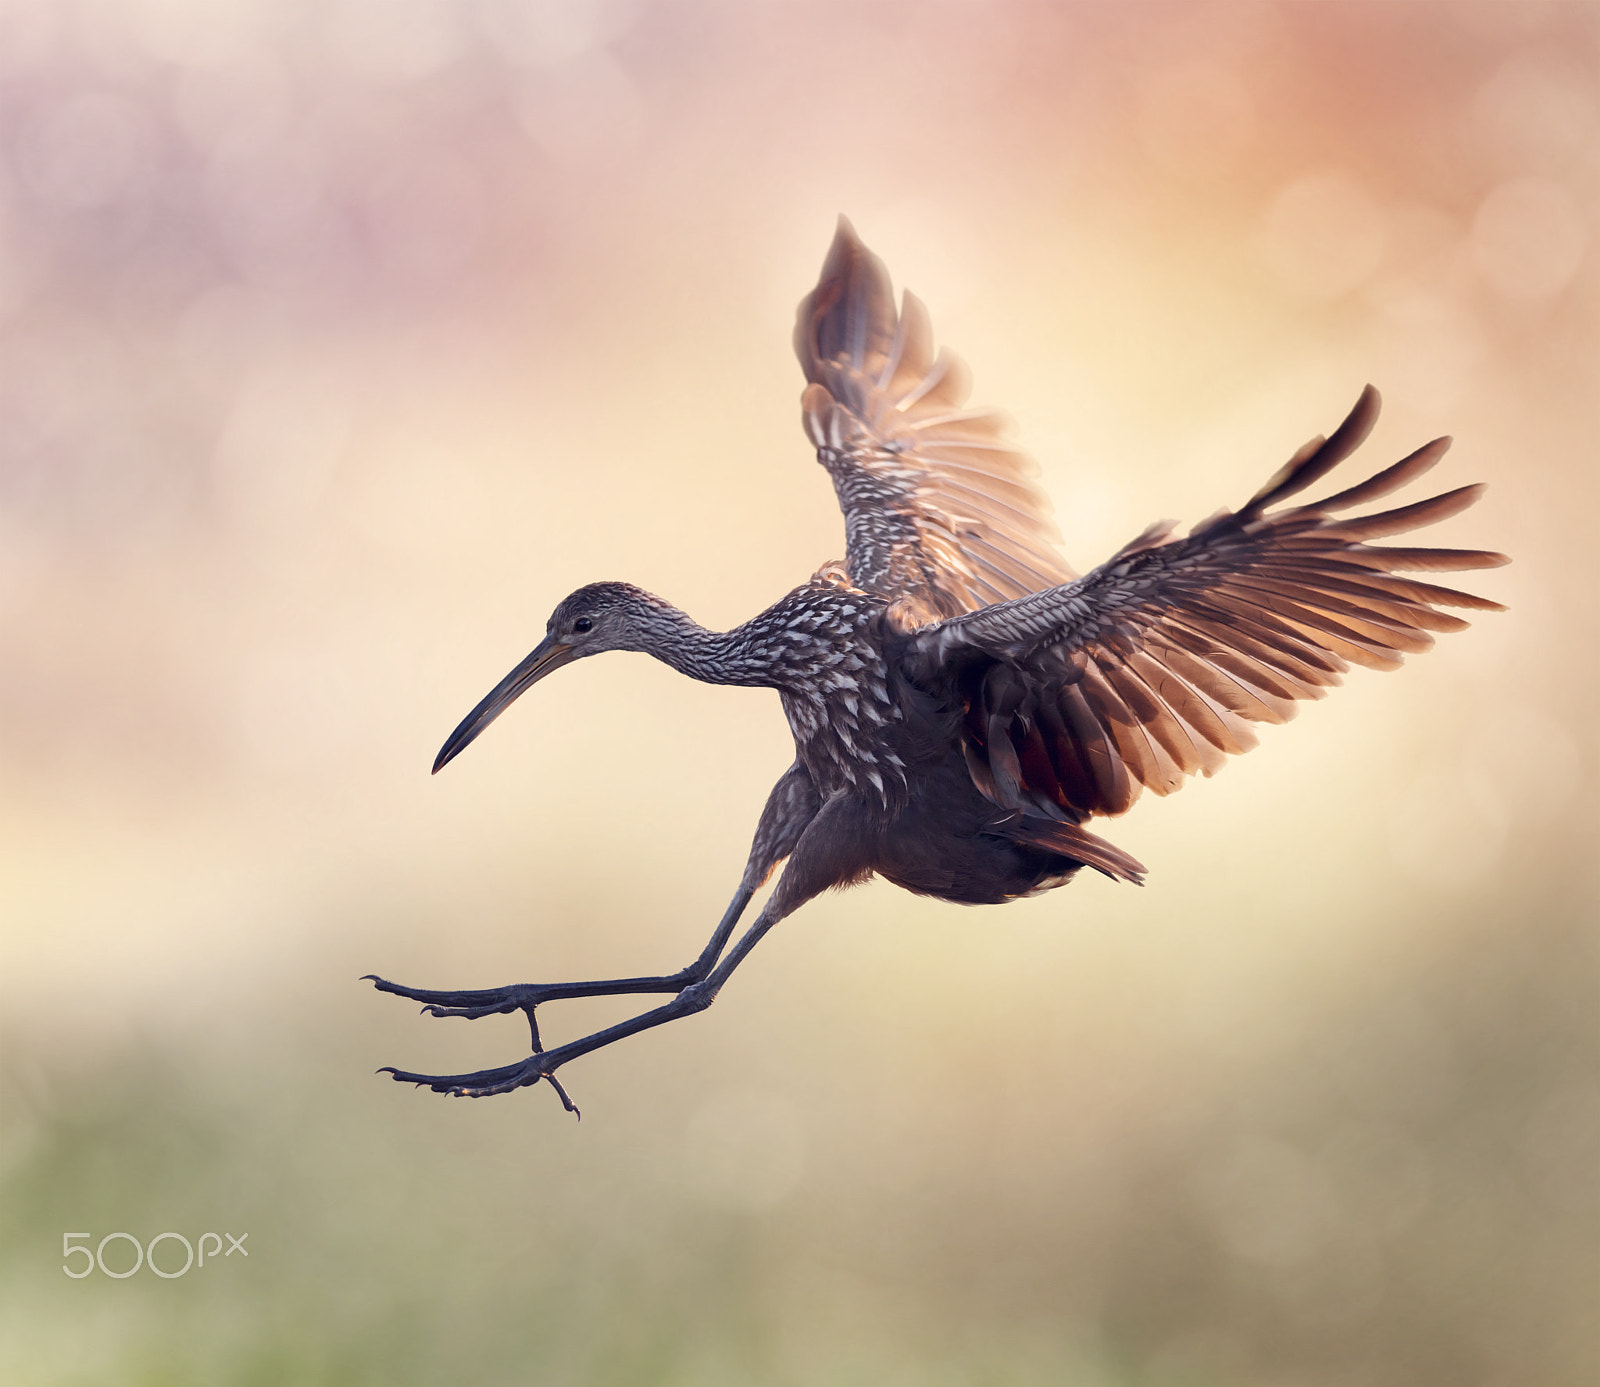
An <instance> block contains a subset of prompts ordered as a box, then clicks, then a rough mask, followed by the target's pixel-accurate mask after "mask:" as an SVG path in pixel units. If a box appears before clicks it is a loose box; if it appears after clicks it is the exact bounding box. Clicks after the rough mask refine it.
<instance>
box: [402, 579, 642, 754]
mask: <svg viewBox="0 0 1600 1387" xmlns="http://www.w3.org/2000/svg"><path fill="white" fill-rule="evenodd" d="M673 610H674V609H673V608H671V607H669V606H668V605H667V604H666V603H665V602H663V601H662V600H661V599H660V598H659V597H654V596H652V595H651V594H650V593H648V592H645V591H644V590H643V589H642V588H636V587H634V586H633V585H632V584H630V583H590V584H588V585H587V586H586V587H581V588H579V589H578V590H577V591H576V592H575V593H573V594H572V595H571V596H569V597H564V598H562V599H561V601H560V602H559V603H557V604H556V609H555V611H553V612H551V613H550V620H549V621H548V622H546V623H545V636H544V639H543V640H542V641H540V642H539V644H538V645H536V646H535V647H534V648H533V650H532V651H531V652H530V653H529V655H528V657H527V659H525V660H523V661H522V663H521V664H519V665H518V666H517V667H516V668H515V669H514V670H512V671H511V673H510V674H508V675H506V677H505V678H504V679H502V680H501V681H500V682H499V683H498V684H496V685H495V686H494V688H493V689H491V690H490V691H489V694H488V696H487V697H486V698H484V700H483V702H482V703H480V704H478V706H477V707H476V708H474V709H473V710H472V711H471V712H470V713H468V714H467V716H466V717H465V718H464V719H462V722H461V725H460V726H459V727H458V728H456V730H455V731H454V732H452V733H451V734H450V737H449V739H448V740H447V741H446V742H445V744H444V746H443V747H441V748H440V750H439V756H438V759H437V760H435V761H434V763H433V769H434V772H435V774H437V773H438V771H439V770H440V769H441V768H442V767H443V766H445V765H446V764H448V763H449V762H450V761H453V760H454V759H455V758H456V757H457V756H458V755H460V753H461V752H462V751H464V750H465V749H466V747H467V744H468V743H469V742H471V741H472V740H473V738H474V737H476V736H477V735H478V733H480V732H482V731H483V729H484V728H486V727H487V726H488V725H489V724H490V723H491V722H493V721H494V720H495V719H496V718H497V717H499V716H500V714H501V713H503V712H505V710H506V709H507V708H509V707H510V706H511V705H512V703H514V702H515V701H516V700H517V698H518V697H519V696H520V695H521V694H522V692H523V691H524V690H525V689H527V688H529V687H530V686H531V685H533V684H536V683H538V682H539V680H541V679H543V678H544V677H545V675H547V674H549V673H550V671H551V670H555V669H560V668H561V666H562V665H569V664H571V663H572V662H573V661H574V660H581V659H582V658H583V657H584V656H585V655H598V654H600V652H601V651H603V650H648V649H650V648H651V647H652V636H654V635H659V633H660V632H661V630H662V628H663V627H664V626H666V625H668V624H670V618H669V617H668V614H669V613H671V612H672V611H673Z"/></svg>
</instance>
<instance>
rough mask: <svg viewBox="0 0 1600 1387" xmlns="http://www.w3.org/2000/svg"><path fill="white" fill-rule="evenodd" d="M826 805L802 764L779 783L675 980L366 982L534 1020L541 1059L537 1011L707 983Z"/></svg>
mask: <svg viewBox="0 0 1600 1387" xmlns="http://www.w3.org/2000/svg"><path fill="white" fill-rule="evenodd" d="M820 804H821V801H820V799H819V797H818V795H817V792H816V790H815V789H814V788H813V786H812V783H811V777H810V776H809V775H808V774H807V773H806V771H805V769H804V768H803V767H802V766H801V765H800V764H799V763H798V762H796V763H795V764H794V765H793V766H791V767H790V768H789V769H788V771H787V772H785V773H784V775H783V776H782V777H780V779H779V780H778V783H777V784H776V785H775V786H774V787H773V789H772V793H771V794H770V795H769V796H768V798H767V803H766V807H765V808H764V809H763V810H762V814H761V820H760V822H759V824H758V825H757V827H756V834H755V841H754V842H753V843H752V844H751V848H750V857H749V859H748V861H747V862H746V864H745V870H744V875H743V877H742V878H741V879H740V882H739V889H738V890H737V891H735V892H734V896H733V900H732V901H730V902H729V904H728V908H727V910H726V911H724V912H723V916H722V919H721V920H720V921H719V922H718V924H717V928H716V930H715V931H714V932H713V933H712V935H711V938H710V940H708V941H707V943H706V946H705V948H704V949H702V950H701V952H700V956H699V957H698V958H697V959H695V961H694V962H693V963H691V964H689V965H688V966H687V967H684V968H680V969H679V970H678V971H677V972H676V973H666V974H659V975H651V976H646V977H637V978H605V979H597V980H594V981H589V982H571V983H517V984H513V985H512V986H510V987H490V988H472V989H464V990H455V991H444V990H439V989H434V988H420V987H405V986H402V985H401V984H399V983H393V982H389V981H388V980H387V979H385V978H380V977H378V976H377V975H376V974H372V973H368V974H367V975H366V977H365V978H364V979H363V981H368V982H371V983H372V984H373V985H374V986H375V987H376V988H377V989H378V990H379V991H380V992H390V993H393V994H394V995H396V996H399V997H407V998H410V999H411V1000H412V1001H416V1002H421V1003H423V1011H424V1012H425V1013H426V1014H428V1015H432V1016H461V1017H465V1018H467V1019H468V1020H477V1019H478V1018H479V1017H483V1016H494V1015H499V1014H507V1013H510V1012H513V1011H521V1012H522V1013H523V1014H524V1015H526V1017H527V1018H528V1028H529V1031H530V1034H531V1038H532V1042H533V1052H534V1054H535V1055H538V1054H541V1053H544V1049H543V1045H542V1044H541V1042H540V1039H539V1023H538V1019H537V1017H536V1015H535V1009H536V1008H537V1007H538V1006H540V1005H541V1004H542V1003H544V1002H552V1001H560V1000H565V999H567V998H572V997H611V996H624V995H628V994H632V993H646V992H673V993H681V992H683V991H684V990H685V989H686V988H689V987H692V986H694V985H695V984H697V983H701V982H704V981H705V980H706V978H707V977H708V976H709V975H710V973H711V970H712V968H713V967H714V966H715V965H716V963H717V960H718V959H719V958H720V957H721V956H722V951H723V950H724V949H725V948H726V947H727V944H728V940H729V938H730V937H731V936H732V934H733V930H734V927H735V926H736V925H737V924H738V923H739V918H740V917H741V916H742V915H743V914H744V912H745V908H746V907H747V906H748V905H749V904H750V899H751V897H752V896H754V895H755V893H756V891H757V890H759V889H760V887H761V885H762V884H763V883H764V882H765V881H766V879H767V877H768V876H770V875H771V873H772V869H773V867H774V865H775V864H776V863H778V862H779V861H781V860H782V859H783V858H784V857H786V856H788V855H789V853H791V852H792V851H793V850H794V847H795V844H796V843H798V842H799V840H800V837H801V834H802V833H803V832H804V831H805V829H806V826H807V825H808V824H809V823H810V822H811V820H812V819H813V818H814V817H815V816H816V814H817V811H818V808H819V807H820ZM752 942H753V941H752ZM746 947H747V946H746ZM741 957H742V954H741ZM379 1072H383V1071H379ZM389 1072H391V1073H393V1072H394V1071H393V1070H390V1071H389ZM534 1081H536V1080H534ZM531 1082H533V1081H531ZM551 1083H552V1086H553V1087H554V1088H555V1089H556V1091H557V1092H558V1093H560V1095H561V1100H562V1102H563V1103H564V1104H566V1106H567V1108H568V1110H569V1111H571V1112H577V1109H576V1108H575V1107H574V1106H573V1104H572V1101H571V1099H570V1098H568V1097H567V1095H566V1092H565V1091H564V1090H563V1089H562V1088H561V1086H560V1084H558V1083H556V1082H555V1081H554V1080H553V1079H552V1080H551Z"/></svg>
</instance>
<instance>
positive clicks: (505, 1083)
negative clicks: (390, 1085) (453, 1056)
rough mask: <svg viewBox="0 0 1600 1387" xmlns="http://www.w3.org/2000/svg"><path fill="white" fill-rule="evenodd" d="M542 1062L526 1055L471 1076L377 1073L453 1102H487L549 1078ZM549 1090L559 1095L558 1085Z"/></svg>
mask: <svg viewBox="0 0 1600 1387" xmlns="http://www.w3.org/2000/svg"><path fill="white" fill-rule="evenodd" d="M542 1058H543V1057H542V1056H540V1055H530V1056H529V1057H528V1058H527V1059H525V1060H518V1061H517V1063H515V1064H507V1065H502V1066H501V1067H500V1068H498V1069H480V1070H478V1071H477V1072H476V1073H472V1074H413V1073H412V1072H411V1071H410V1070H407V1069H396V1068H395V1067H394V1066H393V1065H388V1064H386V1065H384V1066H383V1068H381V1069H379V1070H378V1071H377V1072H378V1073H380V1074H388V1075H389V1076H390V1077H391V1078H393V1079H394V1081H395V1082H396V1083H397V1084H416V1085H417V1086H418V1087H419V1088H423V1087H426V1088H431V1089H432V1090H433V1091H434V1092H435V1093H448V1094H450V1095H451V1096H453V1097H456V1098H489V1097H492V1096H494V1095H495V1094H497V1093H511V1092H513V1091H515V1090H516V1089H519V1088H526V1087H528V1086H529V1085H532V1084H536V1083H538V1082H539V1080H541V1079H548V1078H550V1077H551V1076H550V1075H548V1074H547V1073H545V1071H544V1067H543V1065H542V1064H541V1062H540V1061H541V1059H542ZM553 1086H554V1087H555V1088H556V1090H557V1092H561V1089H560V1085H558V1084H555V1085H553ZM563 1101H564V1102H565V1103H566V1105H567V1106H568V1107H569V1108H570V1107H571V1106H572V1100H571V1099H570V1098H567V1097H566V1096H565V1094H563Z"/></svg>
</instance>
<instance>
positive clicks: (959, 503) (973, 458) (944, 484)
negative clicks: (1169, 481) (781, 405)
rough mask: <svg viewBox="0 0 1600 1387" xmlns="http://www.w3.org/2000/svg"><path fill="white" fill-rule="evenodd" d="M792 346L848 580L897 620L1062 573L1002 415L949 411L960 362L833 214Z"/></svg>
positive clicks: (926, 616) (985, 600)
mask: <svg viewBox="0 0 1600 1387" xmlns="http://www.w3.org/2000/svg"><path fill="white" fill-rule="evenodd" d="M794 345H795V353H796V355H798V356H799V358H800V365H801V367H802V368H803V369H804V371H805V373H806V380H807V381H808V382H810V384H809V385H808V386H807V387H806V391H805V394H804V395H803V396H802V397H801V407H802V411H803V419H804V423H805V428H806V432H807V434H809V435H810V438H811V441H812V442H813V443H815V444H816V447H817V458H818V460H819V461H820V462H821V463H822V465H823V466H824V467H826V468H827V469H828V472H829V473H830V474H831V475H832V477H833V485H834V490H835V491H836V492H837V493H838V497H839V505H840V508H841V509H842V510H843V511H844V522H845V537H846V546H847V547H846V560H845V562H846V566H847V567H848V568H849V570H850V578H851V581H852V582H854V583H855V584H856V586H857V587H860V588H862V589H864V590H865V591H867V592H872V593H876V594H878V595H879V596H881V597H883V598H886V599H887V600H889V602H890V603H891V611H892V612H893V614H894V615H895V617H896V618H897V619H898V620H899V621H900V622H901V623H902V624H903V625H904V626H906V627H907V628H909V627H912V626H916V625H920V624H922V623H924V622H928V621H937V620H939V619H940V618H942V617H948V616H955V615H957V614H959V613H961V612H970V611H976V610H977V609H979V608H981V607H984V606H987V605H988V604H989V603H992V602H1003V601H1005V600H1006V599H1008V598H1013V597H1021V596H1023V595H1024V594H1026V593H1030V592H1037V591H1039V590H1040V589H1041V588H1049V587H1055V586H1057V585H1058V584H1061V583H1064V582H1067V581H1069V580H1070V579H1071V578H1072V577H1073V576H1074V574H1073V572H1072V570H1071V569H1070V568H1069V567H1068V566H1067V564H1066V561H1065V560H1064V559H1063V558H1062V557H1061V555H1060V553H1059V552H1057V548H1056V546H1057V544H1058V543H1059V541H1060V535H1059V533H1058V532H1057V530H1056V527H1055V525H1054V524H1053V523H1052V522H1051V520H1050V519H1049V514H1050V504H1049V502H1048V501H1047V500H1046V499H1045V497H1044V495H1043V493H1042V492H1040V490H1039V489H1038V488H1037V487H1036V486H1035V485H1034V484H1033V476H1034V471H1035V469H1034V466H1033V463H1032V462H1031V460H1030V459H1029V458H1027V457H1026V456H1025V455H1024V454H1022V453H1020V452H1018V451H1017V450H1016V449H1015V448H1013V447H1012V446H1011V445H1010V444H1009V443H1008V442H1006V440H1005V433H1006V430H1007V425H1006V421H1005V419H1004V418H1003V417H1002V416H1000V415H998V414H994V413H992V412H989V411H987V410H971V409H964V408H962V406H963V404H964V403H965V401H966V398H967V389H968V382H967V372H966V369H965V367H963V366H962V364H961V363H960V362H959V361H958V360H957V359H956V358H955V357H953V356H951V355H950V354H949V353H948V352H940V353H939V354H938V355H937V356H935V355H934V348H933V331H932V328H931V327H930V326H929V323H928V314H927V310H926V309H924V308H923V306H922V304H921V303H920V302H918V300H917V299H916V298H915V297H913V296H912V295H911V294H909V293H908V294H906V295H905V298H904V300H903V302H902V304H901V308H900V312H899V313H898V314H897V313H896V312H895V307H894V295H893V292H892V291H891V288H890V284H889V275H888V271H886V270H885V269H884V267H883V262H882V261H881V260H879V259H878V257H877V256H875V255H874V254H872V252H871V251H869V250H868V249H867V248H866V247H865V246H864V245H862V244H861V242H860V240H859V239H857V237H856V234H855V230H854V229H853V228H852V227H851V225H850V223H849V222H848V221H846V220H845V219H844V218H843V217H841V218H840V219H839V230H838V233H837V234H836V235H835V236H834V238H833V245H832V247H831V248H830V249H829V251H828V258H827V260H826V261H825V262H824V263H823V266H822V276H821V279H820V280H819V281H818V283H817V287H816V288H815V289H813V290H812V291H811V293H810V294H809V295H807V296H806V298H805V300H804V301H803V302H802V303H801V305H800V311H799V316H798V319H797V321H796V323H795V331H794Z"/></svg>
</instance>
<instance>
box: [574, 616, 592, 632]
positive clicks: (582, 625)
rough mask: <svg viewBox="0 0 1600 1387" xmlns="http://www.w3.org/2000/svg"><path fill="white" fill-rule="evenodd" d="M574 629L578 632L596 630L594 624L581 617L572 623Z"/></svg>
mask: <svg viewBox="0 0 1600 1387" xmlns="http://www.w3.org/2000/svg"><path fill="white" fill-rule="evenodd" d="M572 629H573V630H574V631H578V632H583V631H592V630H594V622H592V621H590V620H589V618H588V617H586V616H580V617H579V618H578V619H577V620H576V621H574V622H573V623H572Z"/></svg>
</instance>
